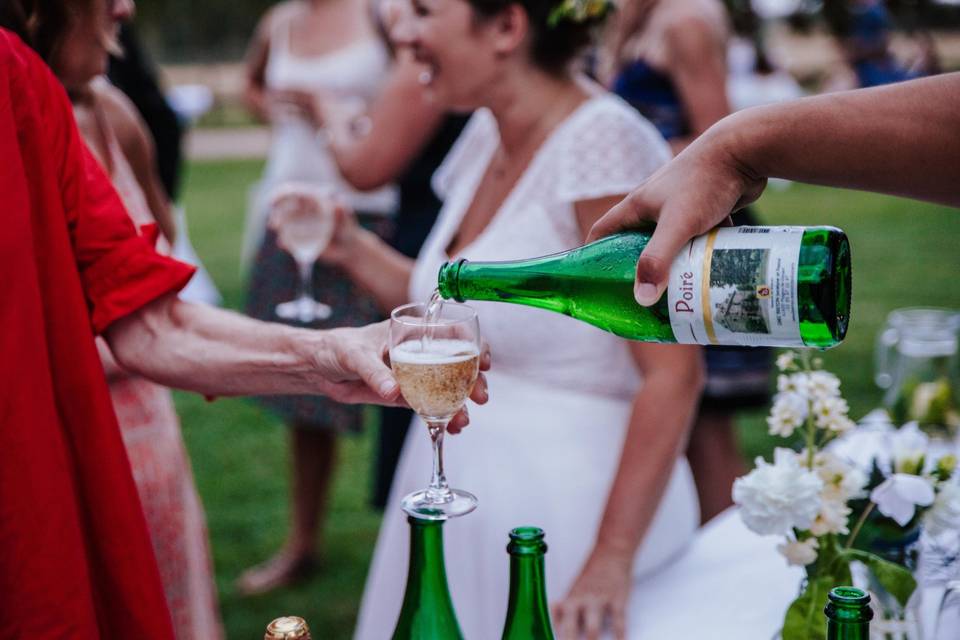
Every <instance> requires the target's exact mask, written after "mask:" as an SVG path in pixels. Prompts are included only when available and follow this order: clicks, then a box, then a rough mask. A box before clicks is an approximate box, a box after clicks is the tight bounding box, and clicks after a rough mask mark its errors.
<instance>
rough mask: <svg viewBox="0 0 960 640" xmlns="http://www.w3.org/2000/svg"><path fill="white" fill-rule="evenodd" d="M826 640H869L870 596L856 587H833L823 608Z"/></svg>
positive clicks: (871, 613) (871, 614) (871, 612)
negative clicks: (825, 617) (825, 619)
mask: <svg viewBox="0 0 960 640" xmlns="http://www.w3.org/2000/svg"><path fill="white" fill-rule="evenodd" d="M823 612H824V614H826V616H827V640H870V620H872V619H873V609H871V608H870V596H869V595H868V594H867V592H866V591H864V590H863V589H857V588H856V587H834V588H833V589H831V590H830V595H829V596H828V597H827V606H826V607H824V608H823Z"/></svg>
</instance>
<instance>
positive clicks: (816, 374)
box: [807, 371, 840, 399]
mask: <svg viewBox="0 0 960 640" xmlns="http://www.w3.org/2000/svg"><path fill="white" fill-rule="evenodd" d="M807 392H808V393H809V394H810V396H811V397H812V398H814V399H816V398H838V397H840V378H838V377H837V376H835V375H833V374H832V373H830V372H829V371H813V372H811V373H810V375H809V376H807Z"/></svg>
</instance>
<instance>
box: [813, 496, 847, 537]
mask: <svg viewBox="0 0 960 640" xmlns="http://www.w3.org/2000/svg"><path fill="white" fill-rule="evenodd" d="M851 511H852V509H851V508H850V507H848V506H847V503H846V502H845V501H843V500H826V499H825V500H823V501H822V503H821V505H820V513H818V514H817V517H816V519H814V521H813V524H812V525H810V533H812V534H813V535H815V536H823V535H826V534H828V533H842V534H847V533H850V529H848V528H847V521H848V519H849V518H850V513H851Z"/></svg>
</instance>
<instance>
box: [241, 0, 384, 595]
mask: <svg viewBox="0 0 960 640" xmlns="http://www.w3.org/2000/svg"><path fill="white" fill-rule="evenodd" d="M388 65H389V55H388V52H387V49H386V47H385V46H384V44H383V42H382V40H381V39H380V37H379V36H378V34H377V31H376V28H375V26H374V23H373V21H372V20H371V13H370V7H369V6H368V5H367V4H366V3H365V2H364V1H363V0H309V1H307V0H290V1H288V2H282V3H280V4H278V5H276V6H275V7H273V8H272V9H270V11H269V12H268V13H267V14H266V15H265V16H264V17H263V19H262V20H261V21H260V24H259V26H258V27H257V30H256V33H255V35H254V37H253V41H252V42H251V44H250V48H249V52H248V56H247V71H246V72H247V86H246V101H247V105H248V106H249V108H250V110H251V111H252V112H253V113H254V114H255V115H256V116H257V117H258V118H260V119H262V120H264V121H266V122H269V123H270V125H271V128H272V141H271V146H270V152H269V156H268V159H267V165H266V168H265V169H264V175H263V178H262V180H261V182H260V184H259V187H258V189H257V191H256V194H255V196H254V198H253V202H252V207H251V210H250V212H249V214H248V216H249V217H248V228H247V243H248V244H247V246H248V247H250V248H251V249H253V248H254V247H255V248H256V249H255V258H254V261H253V263H252V266H251V268H250V274H249V291H248V297H247V307H246V310H247V313H249V314H250V315H251V316H252V317H255V318H260V319H264V320H277V319H278V317H277V315H276V311H275V310H276V307H277V305H278V304H279V303H282V302H284V301H286V300H291V299H293V298H294V297H295V293H296V290H297V285H298V282H299V276H298V269H297V266H296V263H295V262H294V259H293V258H292V257H291V255H290V254H288V253H287V252H286V251H284V250H283V249H281V248H279V247H278V246H277V242H276V236H275V234H274V233H273V232H271V231H267V230H265V228H264V227H265V218H266V214H267V211H268V209H269V204H268V201H269V198H270V194H271V193H272V192H273V191H274V190H275V189H276V188H277V187H278V186H279V185H281V184H283V183H285V182H289V181H299V182H303V183H309V184H311V185H314V186H323V187H328V188H330V189H332V190H336V191H337V192H338V193H340V194H341V195H342V197H343V198H344V199H345V201H346V202H347V203H348V204H349V205H350V206H351V207H352V208H353V209H354V210H356V211H357V212H358V217H359V218H360V220H361V224H364V225H366V226H367V227H368V228H370V229H372V230H373V231H374V232H375V233H376V234H378V235H380V236H386V235H387V234H388V233H389V229H390V224H391V223H390V214H391V213H392V212H393V209H394V206H395V204H396V198H395V193H394V191H393V189H392V188H390V187H383V188H380V189H376V190H373V191H366V192H361V191H357V190H355V189H353V188H351V187H350V185H349V184H347V182H346V181H345V180H343V178H342V177H341V176H340V174H339V171H338V169H337V166H336V164H335V162H334V160H333V158H332V156H331V154H330V151H329V147H328V146H327V144H326V142H325V141H324V140H323V139H322V135H324V134H321V135H320V136H318V133H317V132H318V129H319V128H320V127H321V125H322V122H321V117H320V116H319V115H318V113H317V111H316V109H315V105H316V99H317V98H318V97H319V96H321V95H323V96H325V97H326V98H327V99H328V100H330V101H336V102H337V103H338V104H339V105H341V106H342V107H344V108H352V105H355V104H360V105H362V104H364V103H366V102H368V101H370V100H371V99H373V98H374V96H375V95H376V94H377V93H378V91H379V90H380V88H381V86H382V84H383V82H384V80H385V78H386V74H387V69H388ZM312 283H313V287H312V289H313V290H312V291H311V292H310V293H312V295H313V297H314V298H315V299H316V300H319V301H321V302H323V303H325V304H327V305H329V317H326V318H322V319H317V320H315V321H312V322H310V323H309V326H311V327H315V328H321V327H338V326H356V325H362V324H367V323H369V322H371V321H373V320H375V319H377V318H379V317H380V313H379V311H378V309H377V307H376V304H375V302H374V301H373V300H372V299H371V298H370V297H369V296H367V295H364V293H363V292H362V290H361V289H360V288H358V287H356V286H355V285H353V284H352V282H351V281H350V279H348V278H346V277H345V276H344V274H343V272H342V271H340V270H339V269H337V268H335V267H331V266H328V265H323V264H317V265H315V266H314V268H313V272H312ZM260 402H261V403H262V404H263V405H264V406H265V407H267V408H268V409H270V410H271V411H274V412H276V413H277V414H278V415H280V416H281V417H282V418H283V419H284V421H285V422H286V423H287V424H288V426H289V427H290V454H291V461H292V467H293V473H292V496H291V518H290V530H289V534H288V536H287V540H286V542H285V544H284V546H283V548H282V549H281V550H280V551H279V552H278V553H277V554H276V555H275V556H274V557H273V558H271V559H269V560H268V561H266V562H265V563H263V564H261V565H258V566H256V567H253V568H252V569H250V570H248V571H246V572H245V573H244V574H243V575H242V576H241V577H240V579H239V580H238V583H237V586H238V588H239V589H240V590H241V591H242V592H243V593H247V594H253V593H260V592H264V591H268V590H270V589H273V588H275V587H278V586H281V585H284V584H287V583H289V582H291V581H292V580H294V579H295V578H297V577H299V576H302V575H304V574H306V573H309V572H310V571H311V570H312V569H314V568H315V567H316V564H317V558H316V552H315V549H316V546H317V537H318V534H319V532H320V531H322V524H323V519H324V514H325V511H326V506H327V501H328V497H329V491H330V478H331V477H332V471H333V466H334V462H335V459H336V448H337V435H338V434H344V433H358V432H359V431H360V430H361V428H362V427H363V423H364V415H365V412H364V410H363V407H360V406H347V405H342V404H339V403H337V402H332V401H330V400H328V399H326V398H319V397H316V396H297V397H285V398H276V397H267V398H261V399H260Z"/></svg>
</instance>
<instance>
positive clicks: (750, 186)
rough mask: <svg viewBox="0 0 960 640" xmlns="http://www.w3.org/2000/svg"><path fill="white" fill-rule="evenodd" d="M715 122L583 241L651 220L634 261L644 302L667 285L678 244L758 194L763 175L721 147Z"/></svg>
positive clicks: (638, 296) (651, 300) (636, 289)
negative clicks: (653, 226)
mask: <svg viewBox="0 0 960 640" xmlns="http://www.w3.org/2000/svg"><path fill="white" fill-rule="evenodd" d="M723 122H724V121H721V124H720V125H716V126H715V127H714V128H712V129H710V130H708V131H707V132H706V133H704V134H703V135H702V136H701V137H700V138H698V139H697V140H695V141H694V142H693V143H692V144H691V145H690V146H688V147H687V148H686V149H684V150H683V152H681V153H680V155H678V156H677V157H676V158H674V159H673V160H672V161H671V162H669V163H668V164H666V165H664V166H663V167H661V168H660V169H659V170H658V171H657V172H656V173H654V174H653V175H652V176H650V177H649V178H647V180H645V181H644V182H643V183H642V184H641V185H640V186H639V187H638V188H637V189H636V190H635V191H633V192H632V193H630V195H628V196H627V197H626V198H624V199H623V201H622V202H620V204H618V205H617V206H615V207H613V208H612V209H610V211H608V212H607V213H606V214H604V216H603V217H602V218H600V220H598V221H597V223H596V224H594V225H593V228H592V229H591V230H590V234H589V235H588V237H587V241H588V242H592V241H593V240H597V239H599V238H602V237H603V236H607V235H610V234H612V233H617V232H618V231H624V230H627V229H634V228H637V227H642V226H645V225H646V224H647V223H649V222H652V221H653V222H656V223H657V226H656V229H655V230H654V232H653V237H652V238H651V239H650V242H649V243H648V244H647V246H646V248H645V249H644V250H643V254H642V255H641V256H640V260H639V261H638V262H637V276H636V282H635V284H634V297H635V298H636V299H637V302H638V303H640V304H642V305H645V306H649V305H652V304H654V303H655V302H656V301H657V300H659V299H660V296H661V295H662V294H663V291H664V289H666V286H667V279H668V277H669V275H670V265H671V263H672V262H673V259H674V258H675V257H676V256H677V254H679V253H680V250H681V249H682V248H683V246H684V245H685V244H686V243H687V242H689V241H690V240H691V239H692V238H694V237H695V236H698V235H700V234H703V233H706V232H707V231H709V230H710V229H712V228H713V227H715V226H717V225H718V224H720V223H722V222H724V221H725V220H727V219H728V218H729V216H730V214H731V213H732V212H734V211H736V210H737V209H740V208H742V207H744V206H746V205H748V204H750V203H751V202H753V201H754V200H756V199H757V198H758V197H760V194H761V193H762V192H763V189H764V187H765V186H766V182H767V181H766V178H763V177H757V176H753V175H751V174H750V173H749V172H748V171H747V170H746V168H745V167H743V166H741V165H740V163H738V162H737V161H736V159H735V158H734V157H733V155H732V154H731V153H729V152H728V151H727V149H726V148H725V146H724V142H723V141H724V135H723V133H721V131H720V130H718V129H717V127H721V129H722V128H723V127H722V123H723Z"/></svg>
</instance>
